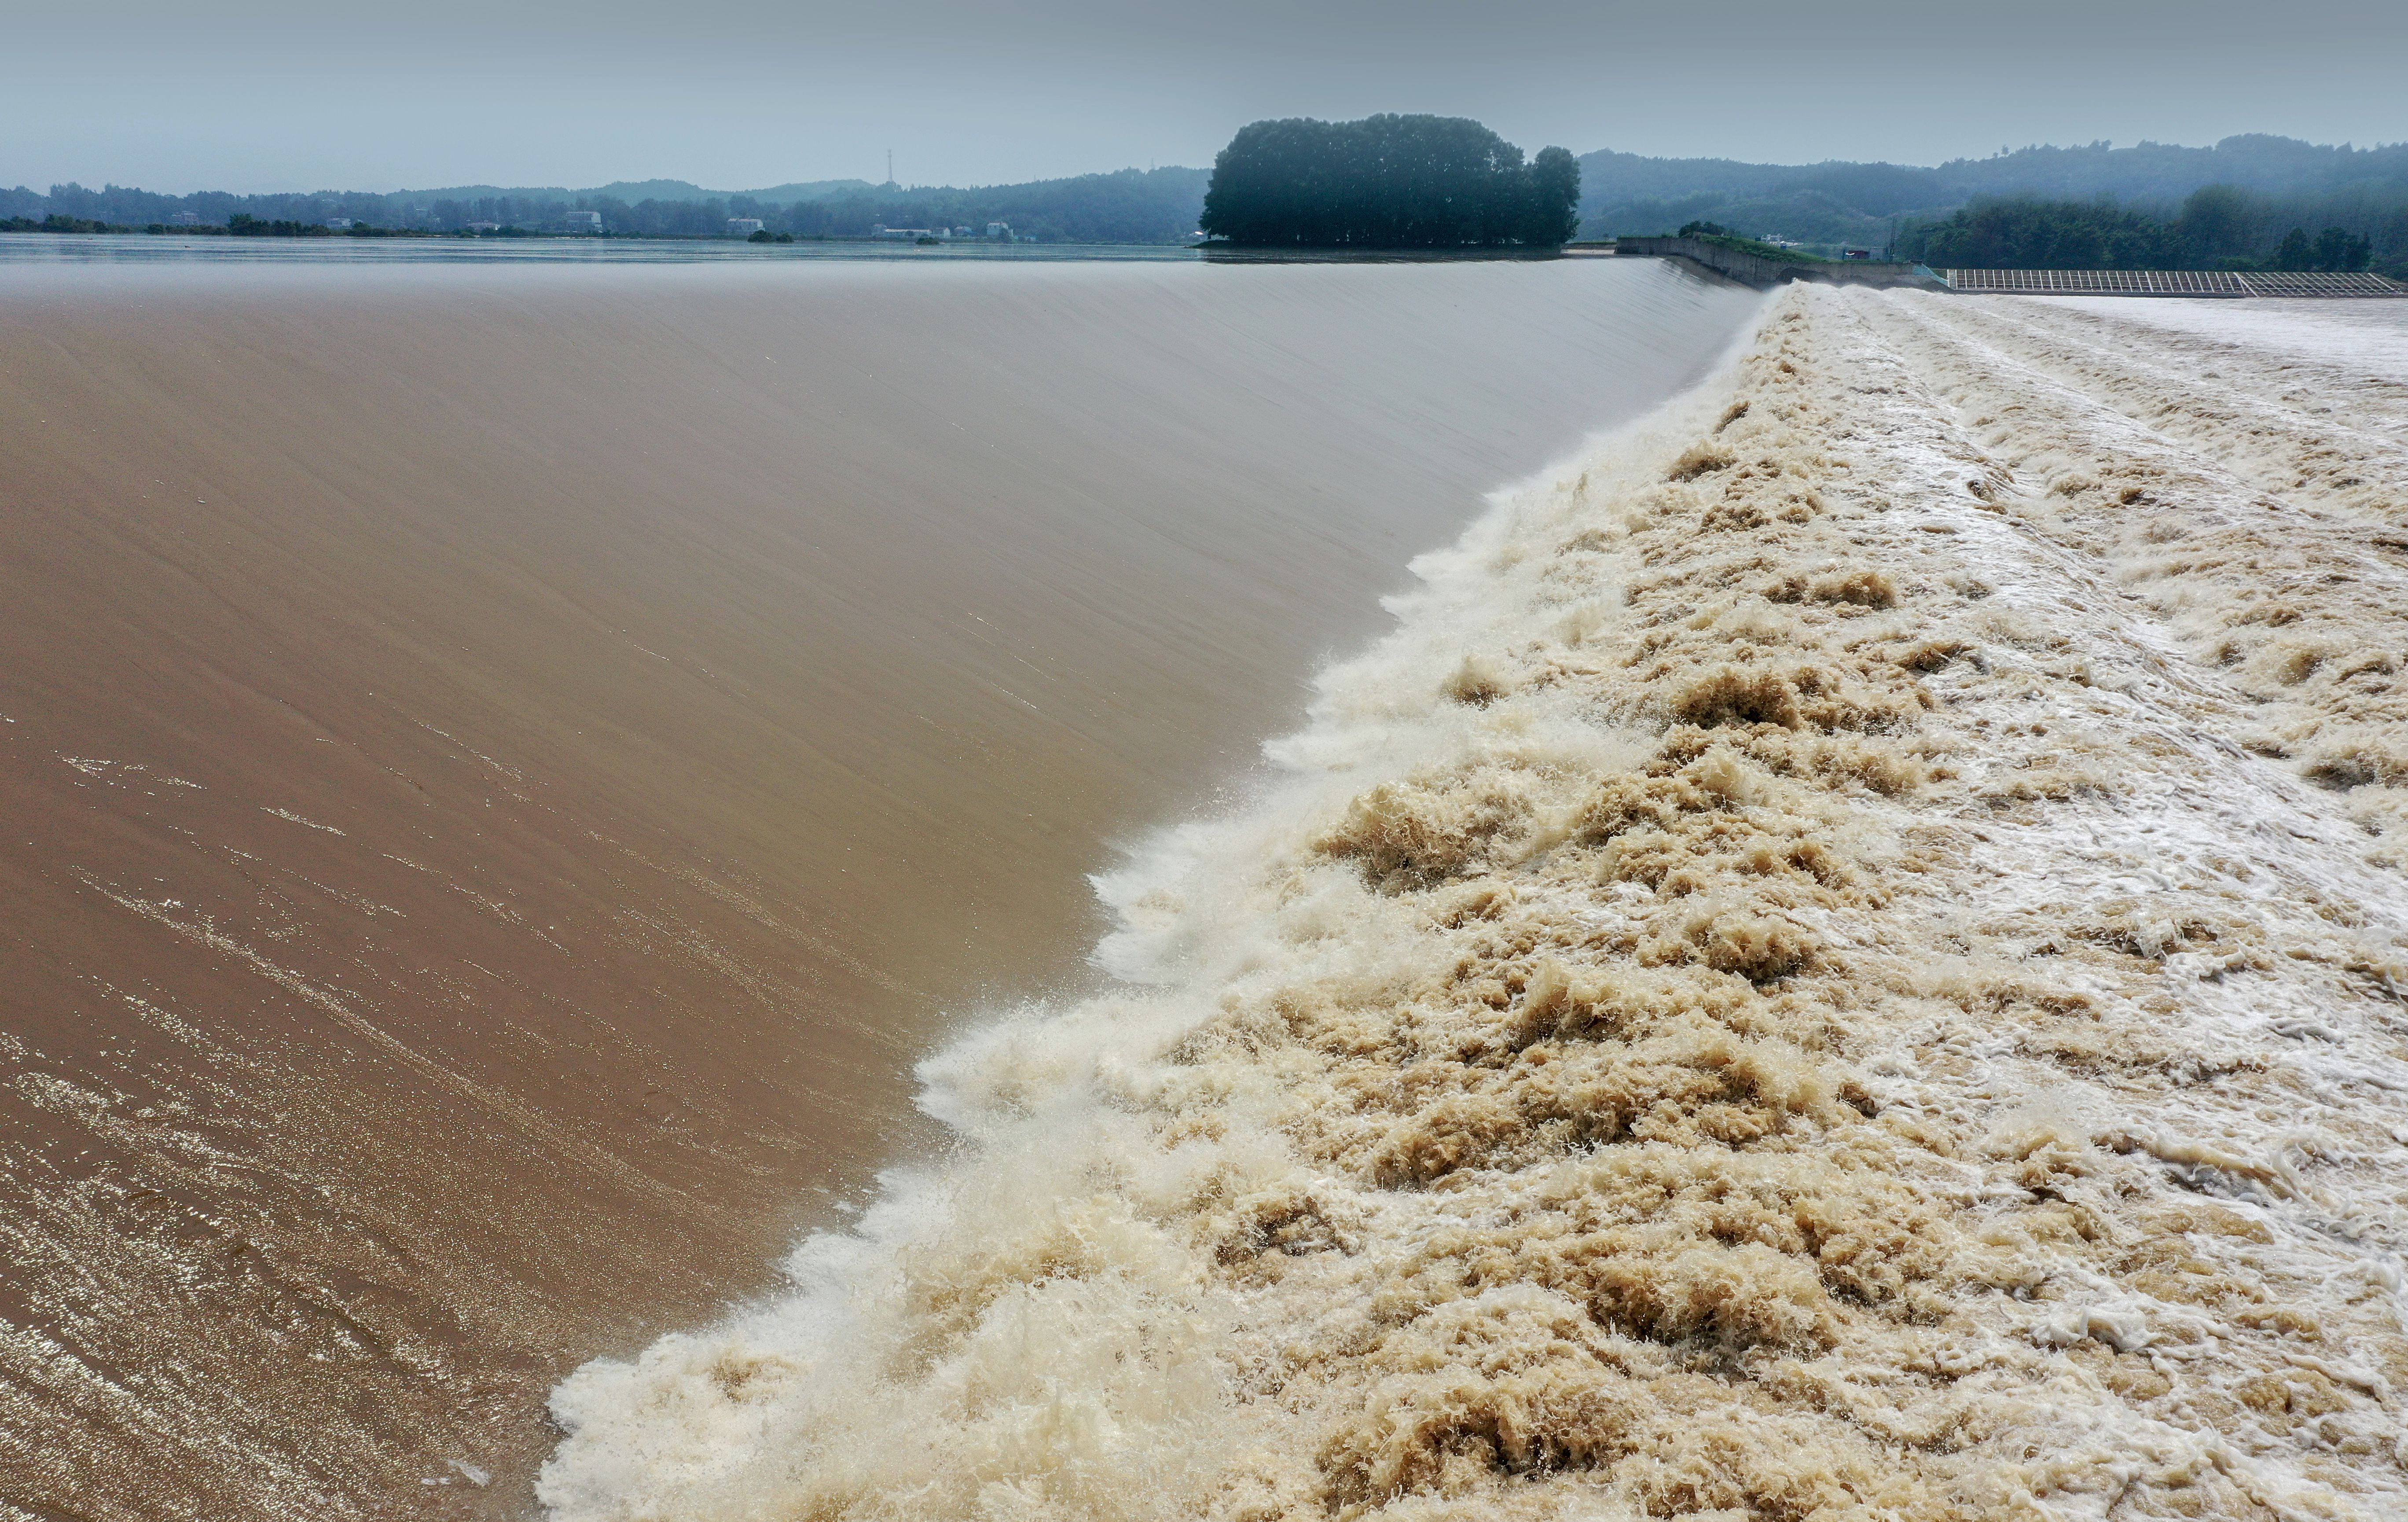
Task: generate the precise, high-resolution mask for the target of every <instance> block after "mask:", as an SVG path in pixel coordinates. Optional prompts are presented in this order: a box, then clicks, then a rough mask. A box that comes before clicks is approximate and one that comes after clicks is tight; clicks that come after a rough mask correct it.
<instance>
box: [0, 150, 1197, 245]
mask: <svg viewBox="0 0 2408 1522" xmlns="http://www.w3.org/2000/svg"><path fill="white" fill-rule="evenodd" d="M1210 178H1211V176H1210V172H1209V171H1207V170H1203V169H1188V168H1179V167H1170V168H1159V169H1123V170H1120V171H1118V172H1117V173H1113V174H1097V175H1078V176H1074V177H1072V178H1070V179H1039V180H1032V181H1029V182H1028V183H1025V184H1019V185H986V186H976V187H970V188H967V189H964V188H959V187H954V186H933V187H931V186H910V187H906V186H901V185H895V184H885V185H873V184H871V183H870V182H869V181H867V180H866V179H820V180H807V181H796V182H794V183H790V184H784V185H773V186H770V187H768V188H767V189H764V190H753V191H714V190H707V189H705V188H703V187H702V186H699V185H695V184H692V183H690V182H688V181H686V180H682V179H641V180H620V181H617V182H614V183H612V184H609V185H599V186H595V187H594V188H592V189H588V190H571V189H568V188H566V187H564V186H514V187H513V186H498V185H454V186H448V187H444V188H441V189H436V190H414V191H394V192H390V193H384V192H366V191H314V192H307V193H291V194H260V195H235V194H228V193H226V192H223V191H202V192H198V193H195V194H191V195H165V194H157V193H154V192H150V191H144V190H136V189H133V188H130V187H126V186H121V185H105V186H103V187H101V188H100V189H98V190H91V189H87V188H86V187H84V186H82V185H79V184H75V183H72V182H70V183H67V184H64V185H52V186H51V187H50V190H49V192H48V193H47V194H44V193H40V192H36V191H33V190H29V189H27V188H26V187H24V186H22V185H20V186H18V187H17V188H16V189H14V190H0V218H7V217H30V218H34V219H36V220H38V219H40V218H43V217H49V216H65V217H74V218H79V219H83V220H87V221H93V222H104V223H118V224H122V225H128V226H135V227H140V226H145V225H148V224H150V223H168V222H173V221H175V220H176V219H177V218H178V216H179V214H180V215H182V216H187V217H192V218H195V219H197V220H199V221H201V222H204V223H224V222H225V221H226V220H227V219H228V218H229V217H232V216H234V215H236V214H237V213H240V214H244V215H248V216H251V217H255V218H258V219H260V220H261V221H296V222H305V223H319V222H324V221H327V220H329V219H332V218H337V217H347V218H351V219H352V220H354V221H359V222H366V223H373V224H375V225H377V226H381V227H423V228H428V229H431V230H435V231H439V232H450V231H454V230H457V229H459V228H463V227H466V226H468V225H469V224H470V223H480V222H481V223H498V224H502V225H508V226H519V227H526V228H531V229H535V230H538V231H544V230H554V229H557V228H559V227H561V226H563V225H564V224H565V223H566V221H567V219H568V218H569V217H570V216H571V215H572V214H576V215H579V216H581V217H584V218H585V219H587V220H588V221H589V222H590V220H591V218H592V217H593V216H595V215H598V216H600V217H601V219H602V226H603V227H604V228H605V229H607V230H609V231H611V232H614V233H624V234H638V235H644V236H652V237H706V236H711V235H716V234H723V233H724V232H725V230H726V225H727V219H729V218H730V217H757V218H759V219H760V220H761V222H762V223H764V224H765V225H766V226H767V228H768V229H769V230H770V231H772V232H791V233H794V234H796V235H797V236H801V237H810V236H824V237H846V236H859V235H862V234H866V233H867V232H868V231H869V230H870V229H871V228H872V227H873V226H875V225H877V224H878V223H887V224H889V225H892V226H908V227H934V226H938V225H944V226H964V225H967V226H971V227H975V228H977V229H979V230H980V231H982V232H983V231H984V229H985V226H986V224H987V223H990V222H1006V223H1011V226H1012V230H1013V231H1014V232H1015V233H1016V234H1018V235H1020V236H1023V237H1036V238H1039V239H1043V240H1046V241H1059V242H1079V243H1175V242H1180V241H1182V240H1183V239H1185V238H1186V237H1188V236H1189V235H1191V234H1192V233H1193V232H1194V231H1195V229H1196V219H1197V217H1198V216H1199V215H1201V214H1202V211H1203V208H1204V187H1205V182H1206V181H1207V179H1210Z"/></svg>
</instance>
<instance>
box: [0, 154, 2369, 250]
mask: <svg viewBox="0 0 2408 1522" xmlns="http://www.w3.org/2000/svg"><path fill="white" fill-rule="evenodd" d="M1366 120H1367V122H1392V123H1394V122H1411V121H1423V122H1434V121H1436V120H1437V119H1432V118H1418V119H1415V118H1402V117H1397V118H1370V119H1366ZM1276 125H1277V124H1276V123H1256V124H1255V126H1254V127H1253V128H1250V129H1248V130H1249V131H1252V132H1256V133H1264V132H1268V131H1269V130H1270V128H1272V127H1275V126H1276ZM1291 130H1297V129H1295V128H1294V127H1293V126H1292V128H1291ZM1302 130H1308V131H1318V132H1321V133H1324V134H1341V135H1343V134H1355V135H1357V136H1359V135H1360V134H1362V133H1363V132H1364V130H1365V123H1363V122H1356V123H1352V124H1339V125H1332V124H1330V123H1320V124H1318V125H1317V126H1315V127H1311V128H1306V129H1302ZM1461 130H1466V131H1468V132H1469V133H1470V134H1472V135H1474V136H1480V137H1487V136H1493V135H1486V134H1485V129H1484V128H1481V127H1480V126H1479V125H1478V124H1477V123H1464V124H1463V127H1462V129H1461ZM1231 146H1232V147H1233V148H1234V147H1237V146H1238V145H1237V144H1236V143H1234V142H1233V143H1232V145H1231ZM1496 147H1497V148H1498V149H1499V150H1501V151H1509V152H1510V151H1514V150H1512V145H1510V144H1504V143H1501V142H1498V143H1497V144H1496ZM1349 152H1351V150H1350V151H1349ZM1541 156H1542V157H1544V156H1545V155H1541ZM1334 157H1335V160H1336V162H1338V163H1339V164H1340V165H1342V164H1343V163H1344V162H1345V160H1346V159H1347V157H1348V153H1347V152H1340V153H1337V154H1335V155H1334ZM1551 162H1552V161H1551ZM1537 167H1538V165H1536V164H1535V163H1532V164H1531V165H1527V166H1526V169H1525V173H1526V174H1527V173H1533V172H1535V171H1536V170H1537ZM1565 167H1568V168H1569V170H1570V171H1572V172H1574V173H1576V179H1574V183H1576V185H1577V187H1578V191H1577V194H1578V200H1577V202H1576V207H1575V209H1576V213H1577V219H1578V220H1577V223H1575V225H1574V227H1573V228H1572V229H1571V231H1570V234H1569V235H1568V236H1567V237H1563V238H1560V239H1556V238H1554V236H1553V232H1552V230H1549V232H1548V233H1547V235H1546V236H1545V237H1541V239H1539V246H1544V245H1549V244H1550V243H1551V242H1554V243H1563V244H1567V245H1570V246H1579V245H1581V244H1584V243H1594V242H1598V241H1600V240H1604V239H1608V238H1611V237H1613V236H1614V235H1616V234H1618V233H1619V234H1642V233H1643V234H1649V235H1652V236H1661V235H1665V234H1668V233H1669V232H1670V229H1672V228H1675V227H1679V226H1682V225H1684V224H1691V223H1695V224H1700V225H1707V224H1711V225H1713V226H1715V227H1718V228H1719V229H1721V231H1722V232H1723V233H1725V234H1727V235H1730V236H1742V237H1751V238H1753V239H1754V240H1756V241H1759V242H1764V243H1768V244H1770V245H1772V246H1774V247H1776V248H1779V249H1780V250H1781V251H1782V256H1783V257H1785V258H1787V259H1791V260H1797V261H1799V262H1805V261H1807V260H1809V259H1810V258H1812V257H1813V256H1823V257H1828V256H1832V255H1836V254H1838V253H1840V252H1841V251H1842V249H1845V248H1851V247H1854V248H1863V249H1869V250H1884V249H1886V250H1887V251H1889V252H1890V254H1891V255H1892V256H1893V257H1916V258H1920V259H1921V261H1922V262H1924V263H1928V264H1932V265H1935V266H1937V265H1950V266H1956V267H1959V268H2025V269H2031V268H2060V269H2132V268H2199V269H2244V270H2275V269H2304V270H2316V269H2342V270H2345V269H2371V270H2373V271H2376V272H2379V273H2382V274H2386V275H2388V276H2391V277H2392V278H2393V279H2408V144H2391V145H2383V146H2377V147H2374V148H2368V149H2358V148H2348V147H2337V146H2320V145H2317V144H2313V143H2307V142H2301V141H2299V140H2296V139H2292V138H2286V137H2277V136H2267V135H2263V134H2251V135H2243V136H2234V137H2228V138H2225V139H2224V140H2223V141H2221V142H2218V143H2216V144H2214V146H2213V147H2207V148H2186V147H2183V146H2180V145H2177V144H2171V143H2156V142H2142V143H2139V144H2135V145H2133V146H2130V147H2126V148H2116V147H2113V146H2111V145H2109V144H2107V143H2104V142H2098V143H2089V144H2082V145H2074V146H2070V147H2063V148H2058V147H2038V146H2035V147H2029V148H2022V149H2014V150H2008V149H2001V150H2000V151H1999V152H1998V153H1997V154H1995V155H1992V156H1991V157H1988V158H1983V159H1959V160H1954V161H1951V162H1949V163H1947V164H1943V165H1939V166H1937V167H1934V168H1921V167H1917V166H1914V165H1896V164H1854V163H1826V164H1816V165H1771V164H1746V163H1741V162H1737V161H1734V160H1728V159H1671V158H1646V157H1641V156H1640V155H1638V154H1633V153H1623V152H1616V151H1611V150H1599V151H1593V152H1588V153H1583V154H1580V155H1579V156H1578V157H1577V158H1573V159H1571V160H1570V165H1568V166H1565ZM1426 168H1427V166H1416V165H1404V166H1403V172H1404V173H1405V174H1406V175H1407V176H1408V177H1410V175H1412V174H1415V173H1424V172H1426ZM1382 172H1383V173H1386V172H1389V171H1385V170H1383V171H1382ZM1551 172H1558V173H1560V172H1562V169H1561V168H1558V169H1557V170H1555V171H1551ZM1213 174H1214V171H1212V170H1208V169H1201V168H1189V167H1183V166H1163V167H1157V168H1154V169H1147V170H1139V169H1135V168H1130V169H1124V170H1120V171H1118V172H1116V173H1112V174H1097V175H1083V176H1076V177H1072V178H1069V179H1051V180H1034V181H1030V182H1027V183H1025V184H1018V185H990V186H983V187H971V188H967V189H964V188H956V187H950V186H948V187H928V186H910V187H906V186H904V185H901V184H897V183H895V182H893V181H892V180H890V181H888V182H886V183H883V184H871V183H870V182H868V181H867V180H862V179H839V180H819V181H811V182H796V183H791V184H785V185H779V186H773V187H769V188H767V189H761V190H753V191H742V192H734V191H710V190H705V189H703V188H702V187H700V186H698V185H695V184H692V183H689V182H687V181H683V180H663V179H653V180H640V181H617V182H613V183H611V184H609V185H603V186H597V187H594V188H591V189H585V190H569V189H565V188H559V187H551V188H528V187H522V188H518V189H503V188H499V187H495V186H491V185H475V186H456V187H452V188H450V189H442V190H416V191H394V192H390V193H384V192H360V191H316V192H309V193H291V194H287V193H271V194H241V195H237V194H230V193H227V192H222V191H202V192H196V193H193V194H185V195H171V194H159V193H154V192H150V191H143V190H139V189H136V188H132V187H126V186H119V185H106V186H103V187H101V188H99V189H91V188H88V187H85V186H83V185H80V184H77V183H74V182H71V181H70V182H67V183H64V184H53V185H51V186H50V189H49V191H48V193H47V194H45V193H38V192H36V191H34V190H31V189H28V188H27V187H25V186H23V185H19V186H16V187H14V188H13V189H10V188H6V187H0V229H5V230H7V231H13V232H78V233H128V234H130V233H137V232H144V231H153V230H155V231H158V232H162V233H165V232H177V231H183V232H189V233H193V234H195V235H198V236H205V237H206V236H215V235H217V234H220V233H231V231H232V227H231V224H232V223H233V222H234V221H235V219H236V217H238V216H239V217H248V218H250V219H251V221H252V223H254V224H267V230H265V231H263V230H262V229H261V228H260V227H259V226H257V225H254V227H253V232H254V234H255V235H257V236H270V237H277V236H290V237H319V236H337V235H341V234H349V235H350V236H353V237H405V236H423V237H446V236H452V235H459V234H466V235H472V236H478V237H609V238H626V237H637V238H673V239H699V240H708V241H712V242H720V241H741V240H744V239H745V238H746V237H748V236H749V229H750V227H751V225H752V223H755V222H757V223H759V224H760V230H761V232H763V233H766V234H767V237H766V238H761V239H758V241H764V242H776V241H778V240H779V239H780V238H781V237H792V238H793V239H795V240H796V242H807V241H832V242H833V241H851V240H854V239H866V238H873V237H877V236H878V235H879V230H880V229H882V228H884V229H889V230H892V231H893V232H896V233H900V232H905V231H908V232H910V233H912V234H914V235H925V236H928V237H937V238H938V239H939V241H940V242H959V241H961V240H962V238H963V236H964V235H965V234H973V235H974V234H980V233H987V232H989V231H990V229H991V228H993V227H1008V228H1009V229H1010V231H1009V235H1008V236H1009V237H1011V241H1013V242H1015V243H1019V242H1033V243H1049V244H1124V245H1137V244H1147V245H1157V246H1165V247H1176V246H1188V245H1194V244H1196V243H1198V242H1200V241H1203V237H1204V235H1203V231H1202V228H1201V223H1202V222H1203V220H1204V209H1205V199H1206V195H1207V193H1208V191H1209V190H1210V188H1211V180H1212V179H1213ZM1375 178H1376V177H1375ZM1500 178H1501V177H1500ZM1565 178H1567V179H1570V178H1572V175H1571V174H1567V175H1566V176H1565ZM1346 190H1347V187H1346V186H1345V185H1343V184H1340V183H1337V182H1329V183H1323V184H1320V185H1317V186H1315V187H1314V193H1315V194H1316V195H1318V196H1321V197H1323V198H1324V199H1326V200H1328V201H1330V203H1331V204H1330V206H1329V207H1328V208H1327V210H1326V214H1325V220H1326V218H1328V217H1335V218H1337V219H1339V220H1343V219H1344V218H1346V217H1349V216H1355V215H1358V214H1361V213H1362V212H1364V211H1365V210H1366V209H1367V208H1366V207H1364V206H1363V205H1361V204H1355V205H1352V206H1350V205H1348V204H1347V203H1346V201H1345V193H1346ZM1473 199H1474V201H1475V202H1477V201H1479V200H1480V199H1481V197H1479V196H1475V197H1474V198H1473ZM288 223H289V224H294V225H297V226H299V227H303V228H319V227H323V228H324V229H325V231H324V232H323V233H319V232H314V231H301V232H292V231H289V230H283V231H279V230H278V229H282V228H284V224H288ZM351 224H359V225H351ZM1367 232H1368V235H1369V236H1368V237H1367V238H1358V237H1357V236H1356V234H1355V231H1354V230H1351V229H1350V230H1347V231H1345V232H1344V233H1343V234H1342V235H1341V239H1340V240H1331V239H1330V238H1328V237H1326V235H1323V236H1320V237H1315V236H1313V235H1312V233H1311V232H1310V230H1307V231H1306V232H1304V233H1302V234H1296V235H1292V236H1291V237H1290V238H1289V240H1288V246H1289V247H1291V248H1296V249H1301V248H1303V247H1305V246H1307V245H1308V244H1312V243H1316V242H1318V243H1320V244H1321V245H1322V246H1324V247H1326V248H1331V249H1344V248H1358V249H1359V248H1365V247H1369V246H1371V245H1374V244H1389V245H1391V246H1395V245H1398V244H1403V245H1410V244H1411V242H1412V238H1411V237H1398V236H1396V229H1395V227H1394V226H1393V225H1390V226H1387V227H1383V226H1380V225H1377V224H1373V225H1370V226H1369V227H1368V229H1367ZM1408 232H1412V229H1408ZM1414 236H1426V235H1421V234H1415V235H1414ZM1479 237H1481V238H1482V239H1490V238H1493V237H1501V241H1493V242H1488V243H1487V244H1486V246H1490V247H1495V248H1498V249H1500V250H1502V249H1527V248H1532V247H1534V245H1533V244H1532V243H1531V242H1529V241H1528V239H1527V236H1526V235H1525V236H1516V235H1513V234H1512V233H1506V234H1502V235H1496V234H1491V233H1490V232H1488V231H1486V230H1485V229H1484V230H1483V231H1482V232H1481V233H1480V234H1479ZM907 241H910V243H911V244H912V246H914V247H916V246H918V244H917V241H916V237H913V238H911V239H909V240H907ZM1220 241H1222V242H1223V243H1224V245H1225V246H1226V244H1227V242H1228V241H1229V240H1228V239H1226V238H1225V239H1222V240H1220ZM1444 242H1445V239H1444V238H1443V237H1441V238H1439V239H1438V240H1437V241H1436V243H1425V244H1422V245H1421V246H1422V247H1425V248H1429V247H1435V246H1438V245H1439V244H1443V243H1444ZM1469 246H1474V247H1477V246H1482V244H1480V243H1474V244H1472V245H1469Z"/></svg>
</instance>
